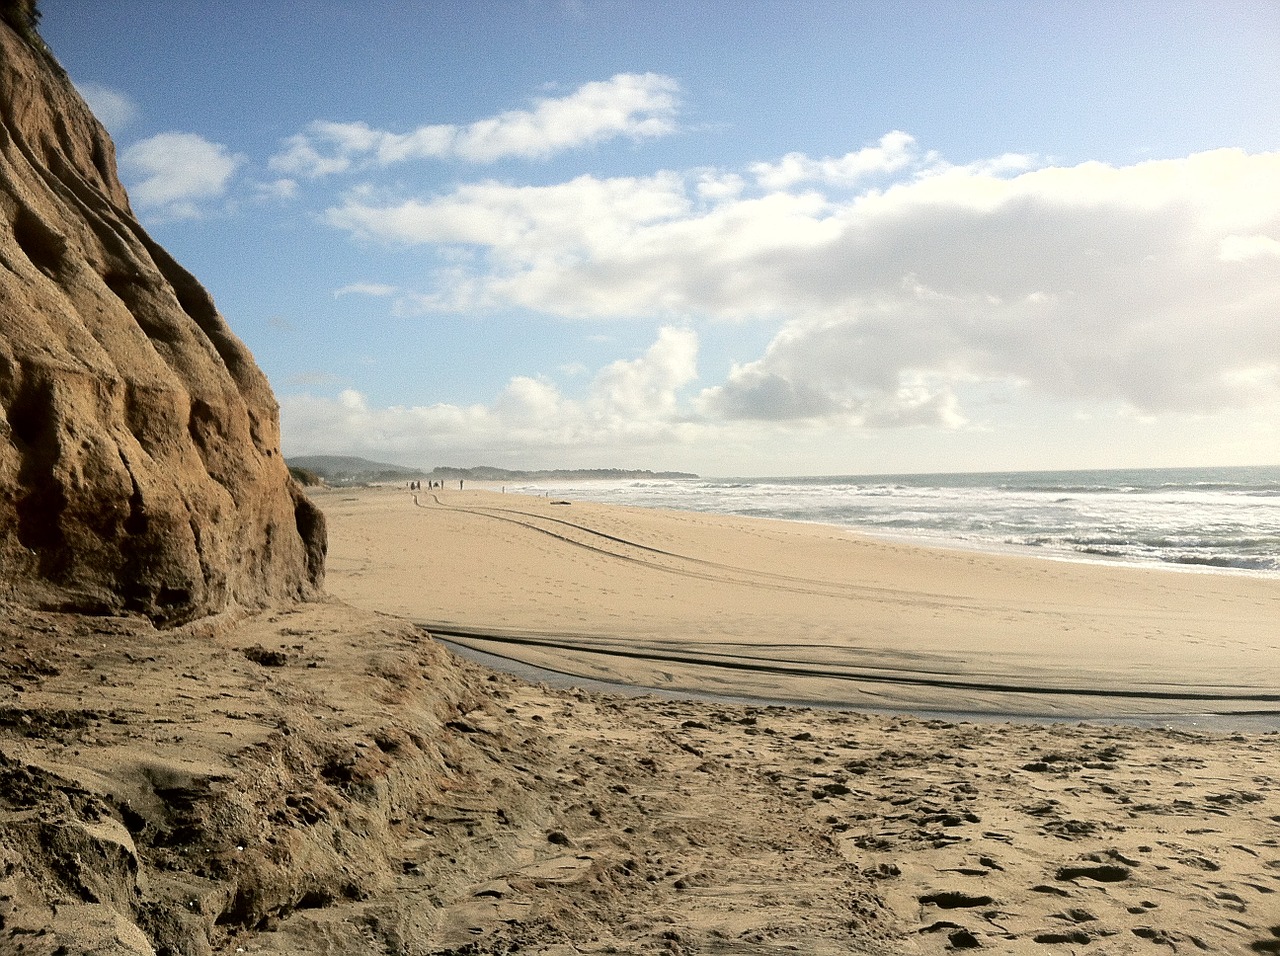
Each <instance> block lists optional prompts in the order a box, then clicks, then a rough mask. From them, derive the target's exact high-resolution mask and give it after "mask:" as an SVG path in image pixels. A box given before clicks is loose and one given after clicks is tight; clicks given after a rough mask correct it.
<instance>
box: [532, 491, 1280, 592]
mask: <svg viewBox="0 0 1280 956" xmlns="http://www.w3.org/2000/svg"><path fill="white" fill-rule="evenodd" d="M508 490H510V491H519V492H522V493H526V494H547V495H554V496H557V497H564V498H578V499H581V500H591V501H599V502H604V503H612V504H623V505H638V506H643V507H650V508H675V509H681V510H686V511H705V512H714V513H718V514H733V515H746V516H751V517H761V518H782V519H787V520H791V521H809V522H818V523H821V524H829V525H838V526H841V527H847V528H851V529H856V530H858V531H860V532H863V533H867V534H872V535H878V536H888V537H894V538H907V539H910V540H914V541H918V542H920V543H922V544H930V545H940V546H951V547H968V548H978V549H982V550H997V551H1014V552H1021V553H1027V554H1037V555H1040V556H1044V557H1053V558H1061V559H1069V560H1077V561H1100V562H1115V563H1121V564H1134V565H1147V566H1151V565H1157V566H1164V567H1178V568H1183V569H1188V570H1200V571H1218V572H1224V573H1238V574H1254V575H1263V576H1268V577H1270V576H1275V577H1280V467H1261V468H1155V469H1137V470H1106V471H1036V472H992V473H983V474H935V475H854V476H826V477H811V478H732V479H716V478H696V479H694V478H688V479H679V480H657V479H654V480H639V481H582V482H555V483H539V484H529V485H524V486H520V487H515V486H508Z"/></svg>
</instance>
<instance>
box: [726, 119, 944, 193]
mask: <svg viewBox="0 0 1280 956" xmlns="http://www.w3.org/2000/svg"><path fill="white" fill-rule="evenodd" d="M915 144H916V141H915V137H913V136H911V135H909V134H907V133H904V132H902V131H901V130H894V131H893V132H891V133H885V134H884V135H883V136H881V137H880V142H879V143H877V144H876V145H875V146H866V147H864V148H862V149H860V150H856V151H855V152H851V153H845V154H844V155H843V156H837V157H827V158H825V159H811V158H809V157H808V156H806V155H805V154H804V153H787V155H785V156H783V157H782V159H780V160H779V161H778V162H776V163H756V164H754V165H753V166H752V167H751V172H752V174H753V175H754V176H755V178H756V182H757V183H758V184H759V185H760V186H761V187H763V188H764V189H767V190H775V189H789V188H791V187H792V186H794V185H796V184H797V183H802V182H806V181H813V182H820V183H824V184H826V185H829V186H852V185H854V184H855V183H857V182H858V181H859V180H863V179H866V178H867V177H869V176H875V175H882V174H885V173H893V172H897V171H898V170H900V169H902V168H903V167H905V166H907V165H909V164H912V163H914V162H917V161H918V160H919V158H920V157H919V156H918V154H917V153H916V150H915Z"/></svg>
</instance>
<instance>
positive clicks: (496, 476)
mask: <svg viewBox="0 0 1280 956" xmlns="http://www.w3.org/2000/svg"><path fill="white" fill-rule="evenodd" d="M430 477H432V478H452V479H453V480H455V481H456V480H458V479H459V478H462V479H465V480H470V481H591V480H600V481H608V480H614V481H616V480H620V479H628V478H697V477H698V476H697V475H694V474H690V473H689V472H684V471H645V470H643V469H627V468H555V469H550V470H544V471H510V470H508V469H506V468H492V467H489V466H487V465H477V466H476V467H474V468H451V467H448V466H444V465H442V466H439V467H436V468H433V469H432V470H431V474H430Z"/></svg>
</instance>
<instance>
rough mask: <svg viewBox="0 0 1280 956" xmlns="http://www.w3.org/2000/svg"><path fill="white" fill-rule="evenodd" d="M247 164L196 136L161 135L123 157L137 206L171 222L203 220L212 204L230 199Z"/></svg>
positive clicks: (134, 146)
mask: <svg viewBox="0 0 1280 956" xmlns="http://www.w3.org/2000/svg"><path fill="white" fill-rule="evenodd" d="M244 161H245V160H244V157H243V156H238V155H235V154H233V153H231V152H230V151H229V150H228V149H227V147H226V146H223V145H222V144H220V143H212V142H210V141H209V140H207V139H204V138H203V137H201V136H198V135H196V134H195V133H159V134H157V135H155V136H152V137H150V138H149V139H144V140H142V141H140V142H138V143H134V144H133V145H132V146H130V147H129V148H128V149H126V150H125V151H124V154H123V155H122V157H121V163H122V166H123V168H124V171H125V177H126V179H127V180H128V181H129V182H130V183H131V185H130V187H129V196H130V198H131V199H132V201H133V202H135V203H136V204H137V205H138V206H139V207H140V208H142V209H143V210H145V211H147V212H149V213H152V214H153V215H156V216H159V217H161V218H165V219H195V218H199V217H200V216H201V215H202V213H203V211H204V209H205V208H206V204H207V203H208V202H209V201H211V200H214V199H218V198H219V197H221V196H222V195H224V194H225V193H226V190H227V186H228V183H229V182H230V181H231V177H232V176H233V175H234V174H235V172H236V170H237V169H238V168H239V167H240V166H241V165H242V164H243V163H244Z"/></svg>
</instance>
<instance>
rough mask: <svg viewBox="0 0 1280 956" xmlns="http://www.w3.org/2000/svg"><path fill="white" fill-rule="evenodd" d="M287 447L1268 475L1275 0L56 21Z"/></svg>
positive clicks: (760, 471)
mask: <svg viewBox="0 0 1280 956" xmlns="http://www.w3.org/2000/svg"><path fill="white" fill-rule="evenodd" d="M41 9H42V11H43V19H42V21H41V32H42V34H43V35H44V37H45V39H46V40H47V41H48V42H49V44H50V46H51V47H52V48H53V50H54V52H55V53H56V54H57V56H58V57H59V59H60V60H61V62H62V63H63V65H64V66H65V67H66V68H67V70H68V72H69V73H70V74H71V76H72V78H73V80H74V81H75V82H76V83H77V85H78V86H79V87H80V89H81V91H82V92H83V93H84V94H85V96H86V98H87V99H88V100H89V102H90V104H91V105H92V106H93V107H94V110H95V112H97V114H98V116H99V118H100V119H102V120H103V122H104V123H105V125H106V126H107V127H108V129H109V130H110V131H111V133H112V136H113V138H114V139H115V142H116V146H117V153H118V156H119V160H120V166H121V174H122V178H123V180H124V182H125V184H126V186H127V187H128V188H129V191H130V196H131V199H132V203H133V206H134V209H135V211H136V212H137V213H138V214H139V216H140V218H141V219H142V221H143V222H144V224H145V225H146V226H147V227H148V229H149V230H150V231H151V232H152V234H153V235H154V236H155V237H156V238H157V239H158V240H159V241H160V242H161V243H163V244H164V245H165V246H166V247H167V248H168V249H169V250H170V251H171V252H172V253H173V254H174V255H175V256H177V258H178V259H179V260H180V261H181V262H183V264H184V265H186V266H187V267H188V268H189V269H190V270H191V271H193V272H194V273H195V274H196V275H197V276H198V277H199V278H200V279H201V281H202V282H204V283H205V285H206V286H208V288H209V289H210V291H211V292H212V293H213V295H214V297H215V299H216V301H217V302H218V305H219V308H220V310H221V311H222V313H223V315H224V316H225V317H226V318H227V320H228V321H229V322H230V324H231V326H232V327H233V328H234V329H235V331H236V332H237V333H238V334H239V335H240V336H241V337H242V338H243V339H244V340H245V342H246V343H247V344H248V345H249V347H250V348H251V349H252V350H253V352H254V355H255V356H256V357H257V359H258V362H259V364H260V365H261V366H262V367H263V369H264V371H265V372H266V373H267V375H268V377H269V378H270V380H271V383H272V385H273V387H274V389H275V391H276V395H277V397H278V399H279V401H280V405H281V421H282V428H283V436H284V437H283V440H284V450H285V453H286V454H291V455H297V454H308V453H333V454H359V455H365V456H367V457H371V458H376V459H380V460H386V461H395V462H401V463H406V464H415V465H423V466H427V467H430V466H433V465H475V464H492V465H499V466H505V467H512V468H542V467H635V468H652V469H655V470H657V469H680V470H688V471H696V472H699V473H701V474H705V475H780V474H851V473H876V472H880V473H883V472H901V471H965V470H1003V469H1034V468H1066V467H1108V466H1136V467H1140V466H1155V465H1200V464H1277V463H1280V153H1278V152H1277V150H1278V149H1280V142H1278V140H1280V126H1277V124H1276V121H1275V118H1276V117H1277V116H1280V4H1277V3H1275V2H1273V0H1254V2H1215V3H1211V4H1210V3H1204V2H1195V3H1177V2H1161V3H1121V4H1115V3H1101V2H1075V3H1066V2H1061V3H1058V2H1040V3H1030V2H1021V3H1015V2H987V3H983V2H972V3H964V2H954V0H952V2H903V3H850V2H845V3H835V2H801V0H793V2H752V0H738V2H722V3H711V2H703V3H699V2H684V3H665V2H643V3H641V2H630V0H616V2H614V0H600V2H591V0H577V2H568V0H556V2H552V0H547V2H541V0H511V2H502V0H492V2H485V3H473V2H452V3H443V2H415V0H399V2H383V0H371V2H364V3H350V2H343V3H338V2H332V0H312V2H300V0H299V2H291V3H283V2H271V0H257V2H243V0H223V2H219V3H216V4H210V3H207V2H204V0H200V2H196V0H166V2H160V0H150V2H143V0H133V2H131V0H116V2H113V3H111V4H103V3H100V2H98V0H44V2H43V3H42V4H41Z"/></svg>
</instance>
